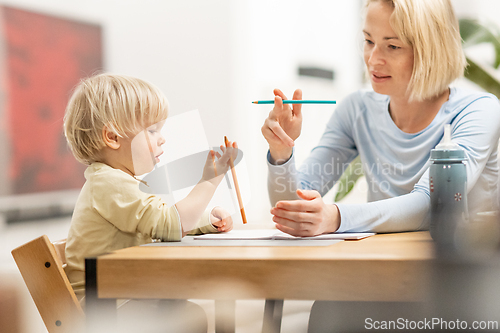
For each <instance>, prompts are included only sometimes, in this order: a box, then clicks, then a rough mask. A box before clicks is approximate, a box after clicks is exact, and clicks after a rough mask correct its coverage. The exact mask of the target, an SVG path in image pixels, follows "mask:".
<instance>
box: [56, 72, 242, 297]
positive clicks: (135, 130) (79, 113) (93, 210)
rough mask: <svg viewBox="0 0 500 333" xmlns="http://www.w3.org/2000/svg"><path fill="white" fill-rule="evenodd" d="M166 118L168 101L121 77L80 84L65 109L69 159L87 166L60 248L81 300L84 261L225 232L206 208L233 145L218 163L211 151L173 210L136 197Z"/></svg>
mask: <svg viewBox="0 0 500 333" xmlns="http://www.w3.org/2000/svg"><path fill="white" fill-rule="evenodd" d="M167 113H168V103H167V100H166V98H165V96H164V95H163V94H162V93H161V92H160V91H159V90H158V89H157V88H156V87H155V86H153V85H152V84H150V83H148V82H146V81H143V80H140V79H137V78H133V77H128V76H122V75H111V74H100V75H96V76H93V77H90V78H88V79H85V80H82V81H81V82H80V84H79V85H78V86H77V88H76V90H75V92H74V93H73V95H72V97H71V99H70V101H69V103H68V106H67V108H66V114H65V117H64V132H65V135H66V138H67V141H68V144H69V147H70V148H71V151H72V152H73V154H74V156H75V157H76V159H77V160H78V161H80V162H82V163H84V164H86V165H88V168H87V170H86V171H85V178H86V183H85V185H84V186H83V188H82V190H81V193H80V196H79V197H78V201H77V203H76V206H75V209H74V213H73V217H72V220H71V227H70V230H69V234H68V238H67V245H66V260H67V267H66V268H65V271H66V274H67V275H68V278H69V280H70V282H71V285H72V287H73V289H74V290H75V293H76V294H77V297H78V298H79V299H80V300H82V298H83V296H84V286H85V281H84V280H85V273H84V272H85V268H84V261H85V258H86V257H95V256H98V255H101V254H103V253H107V252H111V251H114V250H118V249H122V248H126V247H130V246H135V245H140V244H145V243H148V242H151V241H152V239H161V240H162V241H180V240H181V238H182V237H183V236H185V235H186V234H187V233H188V232H189V233H210V232H225V231H229V230H231V229H232V225H233V221H232V219H231V216H230V215H229V213H228V212H226V211H225V210H224V209H222V208H220V207H216V208H214V209H213V210H211V211H207V212H205V209H206V208H207V205H208V203H209V201H210V200H211V198H212V196H213V194H214V192H215V190H216V188H217V186H218V185H219V183H220V182H221V180H222V178H223V176H224V173H225V172H226V171H227V170H228V168H229V159H230V158H233V159H234V158H235V157H236V154H237V145H236V143H231V145H230V147H228V148H225V147H223V146H221V150H222V152H223V155H222V156H221V155H220V154H219V153H217V154H216V153H214V152H213V151H210V153H209V155H208V156H207V163H206V164H205V167H204V170H203V177H202V179H201V181H200V182H199V183H198V184H197V185H196V186H195V187H194V189H193V190H192V191H191V192H190V194H189V195H188V196H187V197H186V198H185V199H183V200H181V201H179V202H178V203H176V204H175V205H174V206H171V207H169V206H167V205H166V204H165V202H164V201H163V200H162V199H161V198H160V197H159V196H156V195H152V194H147V193H144V192H142V191H140V190H139V183H140V180H138V179H136V178H135V177H136V176H139V175H141V174H144V173H147V172H150V171H151V170H153V168H154V165H155V164H156V163H158V162H159V156H160V155H161V154H162V153H163V151H162V148H161V146H162V145H163V144H164V143H165V139H164V138H163V137H162V135H161V134H160V131H161V128H162V126H163V124H164V123H165V119H166V118H167ZM216 157H217V158H216Z"/></svg>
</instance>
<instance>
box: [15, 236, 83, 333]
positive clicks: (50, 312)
mask: <svg viewBox="0 0 500 333" xmlns="http://www.w3.org/2000/svg"><path fill="white" fill-rule="evenodd" d="M65 245H66V241H65V240H63V241H58V242H55V243H54V244H52V243H51V242H50V241H49V238H48V237H47V236H45V235H43V236H41V237H39V238H36V239H34V240H32V241H31V242H28V243H26V244H24V245H21V246H20V247H18V248H16V249H14V250H12V256H13V257H14V260H15V261H16V264H17V267H18V268H19V271H20V272H21V275H22V276H23V279H24V282H25V283H26V286H27V287H28V290H29V292H30V294H31V297H32V298H33V301H34V302H35V305H36V307H37V308H38V312H40V316H41V317H42V319H43V322H44V323H45V326H46V327H47V331H48V332H49V333H66V332H68V333H70V332H71V333H74V332H82V331H83V328H84V326H83V325H84V323H85V315H84V312H83V310H82V307H81V306H80V303H79V302H78V299H77V298H76V295H75V293H74V292H73V289H72V288H71V284H70V283H69V280H68V278H67V276H66V273H64V270H63V263H64V264H65V262H66V258H65V256H64V248H65Z"/></svg>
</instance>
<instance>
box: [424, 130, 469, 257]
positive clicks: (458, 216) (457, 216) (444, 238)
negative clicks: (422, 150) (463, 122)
mask: <svg viewBox="0 0 500 333" xmlns="http://www.w3.org/2000/svg"><path fill="white" fill-rule="evenodd" d="M464 161H465V152H464V150H463V149H462V148H460V146H459V145H457V144H456V143H453V142H452V141H451V128H450V125H449V124H446V125H445V127H444V137H443V141H442V142H441V143H440V144H438V145H437V146H436V148H435V149H433V150H431V162H432V164H431V166H430V167H429V190H430V197H431V224H430V232H431V236H432V238H433V239H434V241H435V242H436V245H437V248H438V250H440V249H441V250H448V251H455V250H457V246H458V244H457V228H459V227H460V225H461V224H463V223H465V222H466V221H467V220H468V210H467V170H466V167H465V164H464V163H463V162H464Z"/></svg>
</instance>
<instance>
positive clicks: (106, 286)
mask: <svg viewBox="0 0 500 333" xmlns="http://www.w3.org/2000/svg"><path fill="white" fill-rule="evenodd" d="M432 244H433V243H432V240H431V237H430V235H429V233H428V232H409V233H395V234H380V235H375V236H372V237H369V238H367V239H363V240H359V241H344V242H341V243H337V244H334V245H331V246H321V247H320V246H318V247H209V246H207V247H170V246H164V247H158V246H154V247H131V248H126V249H123V250H119V251H116V252H113V253H110V254H106V255H102V256H99V257H98V258H95V259H87V262H86V264H87V266H86V270H87V272H86V273H87V277H86V278H87V301H86V302H87V316H88V317H89V320H90V321H92V316H93V313H96V314H97V313H101V310H98V309H99V306H100V304H104V303H105V301H102V299H116V298H166V299H189V298H195V299H214V300H219V301H234V300H236V299H267V300H283V299H294V300H340V301H347V300H351V301H415V300H424V299H425V298H426V296H427V294H428V286H429V283H428V282H429V279H430V273H431V264H432V259H433V257H434V253H433V245H432ZM172 286H175V287H172ZM267 305H269V304H267ZM277 305H278V306H279V303H277V304H276V303H270V306H266V308H268V309H267V310H271V314H272V309H273V308H275V307H276V306H277ZM94 310H96V311H95V312H94ZM229 330H231V328H229ZM233 330H234V328H233Z"/></svg>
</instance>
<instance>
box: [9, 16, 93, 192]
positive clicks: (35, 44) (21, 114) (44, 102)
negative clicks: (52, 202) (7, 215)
mask: <svg viewBox="0 0 500 333" xmlns="http://www.w3.org/2000/svg"><path fill="white" fill-rule="evenodd" d="M0 13H2V18H1V21H0V22H1V24H2V29H1V30H0V31H2V32H3V34H4V36H3V40H4V44H5V51H4V52H5V60H4V61H5V62H6V63H5V65H4V64H2V68H5V69H6V73H4V74H3V75H4V78H3V79H4V85H5V86H4V87H3V89H4V90H5V92H6V100H5V107H6V112H3V117H5V121H4V123H5V124H6V130H7V131H8V134H7V141H8V155H9V156H8V157H7V165H8V168H7V169H8V170H7V172H8V175H9V176H8V179H9V182H10V184H9V185H10V186H9V187H10V192H11V194H20V193H32V192H44V191H55V190H65V189H74V188H80V187H81V186H82V185H83V183H84V178H83V170H84V169H85V166H83V165H81V164H79V163H78V162H76V160H75V158H74V157H73V155H72V154H71V152H70V150H69V148H68V147H67V144H66V140H65V137H64V133H63V117H64V110H65V108H66V104H67V102H68V99H69V97H70V94H71V91H72V89H73V88H74V87H75V85H76V84H77V83H78V81H79V80H80V78H83V77H87V76H89V75H91V74H93V73H95V72H97V71H99V70H101V69H102V38H101V36H102V32H101V28H100V26H98V25H94V24H88V23H83V22H79V21H74V20H68V19H64V18H59V17H54V16H49V15H43V14H39V13H34V12H30V11H26V10H21V9H15V8H11V7H1V12H0Z"/></svg>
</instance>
